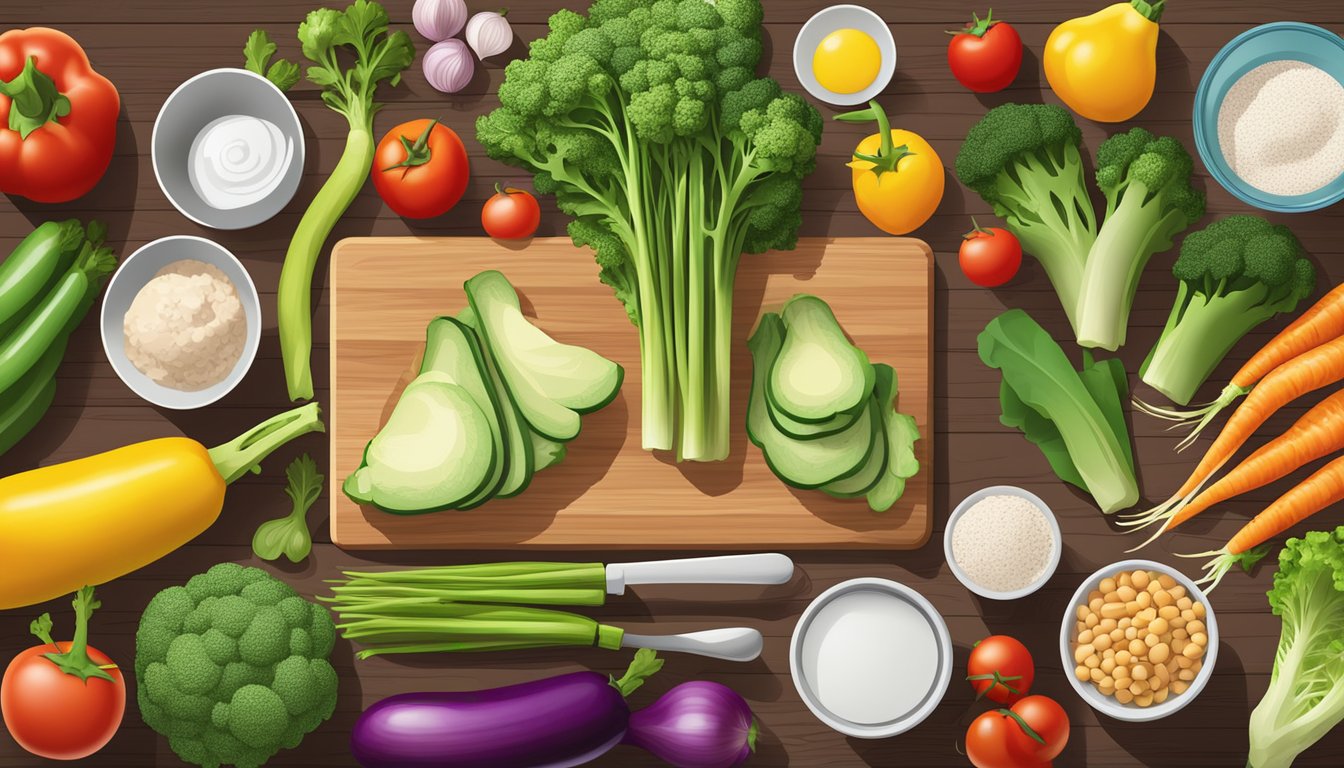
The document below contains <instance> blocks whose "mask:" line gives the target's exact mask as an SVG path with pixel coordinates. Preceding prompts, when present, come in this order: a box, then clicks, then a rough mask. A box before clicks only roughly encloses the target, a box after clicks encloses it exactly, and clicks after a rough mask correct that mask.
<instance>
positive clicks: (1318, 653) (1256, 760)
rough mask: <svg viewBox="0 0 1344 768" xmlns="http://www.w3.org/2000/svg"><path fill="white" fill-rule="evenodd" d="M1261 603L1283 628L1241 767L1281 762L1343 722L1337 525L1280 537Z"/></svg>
mask: <svg viewBox="0 0 1344 768" xmlns="http://www.w3.org/2000/svg"><path fill="white" fill-rule="evenodd" d="M1269 607H1270V608H1271V609H1272V610H1273V611H1274V614H1275V615H1276V616H1278V617H1279V620H1280V621H1281V622H1282V623H1283V629H1282V631H1281V632H1280V634H1279V647H1278V650H1277V651H1276V652H1275V654H1274V674H1273V676H1271V677H1270V680H1269V690H1267V691H1265V696H1264V698H1263V699H1261V700H1260V703H1259V704H1258V705H1256V707H1255V710H1254V711H1253V712H1251V727H1250V731H1251V733H1250V747H1251V749H1250V756H1249V759H1248V760H1247V763H1246V764H1247V766H1248V768H1288V766H1290V765H1292V763H1293V760H1295V759H1296V758H1297V756H1298V755H1299V754H1301V753H1302V752H1304V751H1305V750H1306V749H1307V748H1308V747H1310V746H1311V745H1312V744H1314V743H1316V742H1317V741H1319V740H1320V739H1321V737H1323V736H1325V734H1326V733H1327V732H1329V731H1330V729H1332V728H1334V727H1335V726H1336V725H1338V724H1339V723H1340V721H1341V720H1344V527H1339V528H1336V529H1335V530H1334V531H1312V532H1311V533H1308V534H1307V535H1306V536H1304V537H1302V538H1300V539H1296V538H1295V539H1289V540H1288V543H1287V544H1285V545H1284V547H1283V550H1282V551H1280V552H1279V570H1278V572H1277V573H1275V574H1274V586H1273V588H1271V589H1270V590H1269Z"/></svg>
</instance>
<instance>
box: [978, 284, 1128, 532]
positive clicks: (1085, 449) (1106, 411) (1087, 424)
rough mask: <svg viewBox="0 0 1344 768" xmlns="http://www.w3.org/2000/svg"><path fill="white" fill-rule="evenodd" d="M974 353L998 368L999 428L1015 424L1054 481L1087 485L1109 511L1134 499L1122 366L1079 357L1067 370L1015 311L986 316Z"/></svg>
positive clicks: (1042, 334) (1055, 349)
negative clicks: (1047, 465) (1034, 447)
mask: <svg viewBox="0 0 1344 768" xmlns="http://www.w3.org/2000/svg"><path fill="white" fill-rule="evenodd" d="M979 349H980V359H981V360H983V361H984V363H985V365H988V366H989V367H991V368H998V369H999V370H1000V371H1001V372H1002V374H1003V383H1002V384H1001V385H1000V388H999V397H1000V403H1001V405H1002V407H1003V416H1002V418H1001V421H1002V422H1003V424H1004V425H1005V426H1009V427H1015V428H1017V429H1020V430H1022V433H1023V434H1024V435H1026V437H1027V439H1028V440H1030V441H1031V442H1032V443H1034V444H1035V445H1037V446H1038V447H1039V448H1040V449H1041V452H1042V453H1044V454H1045V457H1046V460H1047V461H1049V462H1050V468H1051V469H1052V470H1054V472H1055V474H1056V475H1057V476H1058V477H1059V479H1061V480H1063V481H1065V482H1067V483H1071V484H1073V485H1076V486H1078V487H1079V488H1081V489H1083V490H1085V491H1087V492H1088V493H1090V494H1091V495H1092V498H1093V499H1095V500H1096V502H1097V505H1098V506H1100V507H1101V511H1102V512H1105V513H1106V514H1110V513H1112V512H1115V511H1117V510H1120V509H1124V508H1126V507H1130V506H1133V505H1134V503H1135V502H1137V501H1138V499H1139V489H1138V483H1137V481H1136V480H1135V477H1134V454H1133V449H1132V447H1131V446H1130V441H1129V432H1128V430H1127V429H1126V426H1125V417H1124V411H1123V409H1122V406H1121V404H1122V403H1123V402H1124V401H1125V399H1126V396H1127V392H1126V390H1127V386H1126V379H1125V371H1124V367H1123V365H1122V364H1121V363H1120V361H1118V360H1104V361H1100V362H1097V361H1095V360H1093V359H1092V356H1091V355H1090V354H1087V353H1084V355H1083V370H1082V372H1081V373H1080V372H1078V371H1076V370H1074V368H1073V364H1072V363H1070V362H1069V359H1068V357H1066V356H1065V354H1064V350H1062V349H1060V347H1059V345H1058V344H1056V343H1055V340H1054V339H1052V338H1050V334H1048V333H1046V331H1045V329H1044V328H1041V326H1040V325H1038V324H1037V323H1036V321H1035V320H1033V319H1032V318H1031V316H1030V315H1028V314H1027V313H1026V312H1023V311H1022V310H1020V309H1013V310H1009V311H1007V312H1005V313H1003V314H1002V315H999V316H998V317H996V318H994V319H993V320H991V321H990V322H989V325H988V326H986V327H985V330H984V331H983V332H981V334H980V337H979Z"/></svg>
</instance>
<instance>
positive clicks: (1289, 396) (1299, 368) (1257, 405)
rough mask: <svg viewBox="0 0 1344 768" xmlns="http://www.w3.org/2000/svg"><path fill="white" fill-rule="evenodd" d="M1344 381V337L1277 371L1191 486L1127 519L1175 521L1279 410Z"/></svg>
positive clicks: (1239, 413)
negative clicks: (1176, 511)
mask: <svg viewBox="0 0 1344 768" xmlns="http://www.w3.org/2000/svg"><path fill="white" fill-rule="evenodd" d="M1341 379H1344V337H1340V338H1336V339H1332V340H1330V341H1328V342H1326V343H1325V344H1322V345H1320V346H1319V347H1316V348H1315V349H1312V350H1310V351H1308V352H1306V353H1303V354H1301V355H1298V356H1297V357H1295V358H1293V359H1292V360H1289V361H1288V362H1287V363H1284V364H1283V365H1281V366H1279V367H1278V368H1275V369H1274V370H1273V371H1272V372H1270V374H1269V375H1268V376H1266V377H1265V378H1264V379H1262V380H1261V381H1260V383H1259V384H1257V385H1256V387H1255V388H1254V389H1252V390H1251V393H1250V395H1249V396H1248V397H1247V398H1246V400H1245V401H1243V402H1242V404H1241V405H1240V406H1238V407H1237V410H1235V411H1233V412H1232V418H1230V419H1228V420H1227V423H1226V424H1224V425H1223V431H1222V432H1220V433H1218V438H1217V439H1215V440H1214V441H1213V445H1211V446H1209V450H1208V452H1207V453H1205V454H1204V458H1202V459H1200V461H1199V465H1198V466H1196V467H1195V471H1194V472H1191V473H1190V477H1189V478H1188V479H1186V481H1185V484H1184V485H1182V486H1181V487H1180V488H1179V489H1178V490H1177V491H1176V493H1174V494H1172V495H1171V498H1169V499H1167V500H1166V501H1164V502H1163V503H1162V504H1160V505H1158V506H1157V507H1154V508H1153V509H1150V510H1145V511H1143V512H1139V513H1137V514H1134V515H1128V516H1127V519H1128V520H1129V521H1131V524H1133V525H1147V524H1148V523H1151V522H1155V521H1157V520H1161V519H1165V518H1166V517H1169V515H1167V512H1168V511H1169V510H1171V509H1173V508H1175V507H1178V506H1183V505H1185V504H1188V503H1189V502H1190V499H1191V498H1193V497H1194V495H1195V494H1196V493H1198V492H1199V490H1200V489H1201V488H1203V487H1204V484H1205V483H1207V482H1208V481H1209V478H1211V477H1213V473H1215V472H1217V471H1218V470H1219V469H1221V468H1222V466H1223V465H1224V464H1226V463H1227V462H1228V461H1229V460H1231V458H1232V457H1233V455H1235V454H1236V452H1237V450H1238V449H1239V448H1241V446H1242V445H1244V444H1245V443H1246V441H1247V440H1248V439H1250V437H1251V435H1252V434H1253V433H1254V432H1255V430H1257V429H1259V428H1260V426H1261V425H1262V424H1264V423H1265V421H1267V420H1268V419H1269V417H1270V416H1273V415H1274V413H1275V412H1276V411H1278V410H1279V409H1280V408H1282V407H1283V406H1285V405H1287V404H1288V403H1291V402H1292V401H1294V400H1296V399H1297V398H1299V397H1301V396H1302V395H1305V394H1306V393H1308V392H1313V391H1315V390H1317V389H1320V388H1321V387H1324V386H1328V385H1330V384H1334V383H1336V382H1338V381H1340V380H1341Z"/></svg>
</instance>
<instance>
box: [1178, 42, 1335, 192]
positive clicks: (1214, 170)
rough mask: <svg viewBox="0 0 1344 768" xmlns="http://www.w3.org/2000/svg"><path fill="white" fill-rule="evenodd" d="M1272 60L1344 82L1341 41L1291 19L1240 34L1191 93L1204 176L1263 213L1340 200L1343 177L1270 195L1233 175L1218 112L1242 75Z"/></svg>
mask: <svg viewBox="0 0 1344 768" xmlns="http://www.w3.org/2000/svg"><path fill="white" fill-rule="evenodd" d="M1275 61H1301V62H1304V63H1306V64H1310V65H1311V66H1313V67H1316V68H1318V69H1320V70H1322V71H1324V72H1326V73H1327V74H1329V75H1330V76H1331V77H1333V78H1335V79H1336V80H1338V81H1339V82H1340V83H1342V84H1344V39H1341V38H1340V36H1339V35H1336V34H1335V33H1334V32H1331V31H1329V30H1327V29H1322V28H1321V27H1317V26H1315V25H1312V24H1303V23H1301V22H1296V21H1277V22H1274V23H1272V24H1262V25H1261V26H1258V27H1253V28H1251V29H1248V30H1246V31H1245V32H1242V33H1241V34H1240V35H1237V36H1236V37H1234V38H1232V41H1231V42H1229V43H1228V44H1227V45H1225V46H1223V48H1222V50H1220V51H1218V54H1217V55H1216V56H1214V57H1213V61H1212V62H1210V63H1209V68H1208V69H1206V70H1204V76H1203V77H1202V78H1200V81H1199V88H1198V90H1196V91H1195V114H1194V128H1195V147H1196V148H1197V149H1198V150H1199V157H1200V159H1201V160H1203V161H1204V166H1205V167H1206V168H1208V169H1209V173H1210V174H1211V175H1212V176H1213V178H1214V179H1216V180H1217V181H1218V183H1219V184H1220V185H1222V187H1223V188H1224V189H1226V190H1227V191H1228V192H1231V193H1232V194H1233V195H1235V196H1236V197H1237V199H1239V200H1241V201H1242V202H1244V203H1247V204H1249V205H1253V206H1255V207H1256V208H1260V209H1263V210H1266V211H1278V212H1280V213H1305V212H1307V211H1315V210H1319V209H1321V208H1325V207H1326V206H1329V205H1333V204H1335V203H1337V202H1339V201H1340V200H1341V199H1344V174H1341V175H1340V176H1338V177H1337V178H1335V180H1334V181H1332V182H1330V183H1329V184H1326V185H1325V186H1324V187H1321V188H1320V189H1317V190H1313V191H1311V192H1308V193H1306V194H1303V195H1273V194H1270V193H1268V192H1265V191H1263V190H1260V189H1256V188H1255V187H1253V186H1251V185H1250V184H1248V183H1247V182H1245V181H1243V180H1242V179H1241V177H1239V176H1237V174H1236V173H1234V172H1233V171H1232V168H1231V166H1229V165H1228V163H1227V160H1226V159H1225V158H1224V157H1223V150H1222V146H1221V145H1220V144H1219V142H1218V110H1219V109H1220V108H1221V107H1222V105H1223V99H1224V98H1226V96H1227V92H1228V90H1230V89H1231V88H1232V86H1233V85H1234V84H1235V83H1236V82H1237V81H1238V80H1240V79H1241V77H1242V76H1243V75H1245V74H1246V73H1247V72H1250V71H1251V70H1252V69H1255V68H1256V67H1259V66H1261V65H1263V64H1269V63H1271V62H1275Z"/></svg>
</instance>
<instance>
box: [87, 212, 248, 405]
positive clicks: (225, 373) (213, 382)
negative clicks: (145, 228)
mask: <svg viewBox="0 0 1344 768" xmlns="http://www.w3.org/2000/svg"><path fill="white" fill-rule="evenodd" d="M100 325H101V329H102V335H103V351H104V352H106V353H107V360H108V362H109V363H111V364H112V369H113V370H114V371H116V373H117V376H118V377H119V378H120V379H121V380H122V381H123V382H125V384H126V386H128V387H130V388H131V390H132V391H134V392H135V393H136V394H137V395H139V396H140V397H141V398H143V399H145V400H147V401H149V402H150V403H153V404H154V405H158V406H161V407H164V408H172V409H175V410H186V409H191V408H201V407H204V406H207V405H210V404H211V403H213V402H215V401H217V400H219V399H220V398H222V397H224V396H225V395H227V394H228V393H229V392H231V391H233V389H234V387H236V386H238V383H239V382H240V381H242V380H243V377H244V376H246V375H247V372H248V370H249V369H250V368H251V367H252V361H253V360H255V359H256V356H257V348H258V347H259V346H261V301H260V300H259V299H258V297H257V287H256V285H255V284H254V283H253V282H252V278H251V276H250V275H248V273H247V269H246V268H244V267H243V264H242V262H240V261H238V259H237V258H236V257H235V256H234V255H233V254H232V253H230V252H229V251H228V250H226V249H225V248H224V247H223V246H221V245H219V244H218V243H216V242H214V241H212V240H206V239H205V238H203V237H193V236H190V235H178V236H174V237H165V238H161V239H159V240H155V241H154V242H152V243H148V244H147V245H144V246H142V247H141V248H140V249H139V250H137V251H136V252H135V253H132V254H131V255H130V256H129V257H127V258H126V259H125V260H124V261H122V263H121V266H120V267H118V269H117V272H116V274H114V275H113V276H112V280H111V281H110V282H109V283H108V285H107V293H106V295H105V296H104V298H103V308H102V316H101V318H100Z"/></svg>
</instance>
